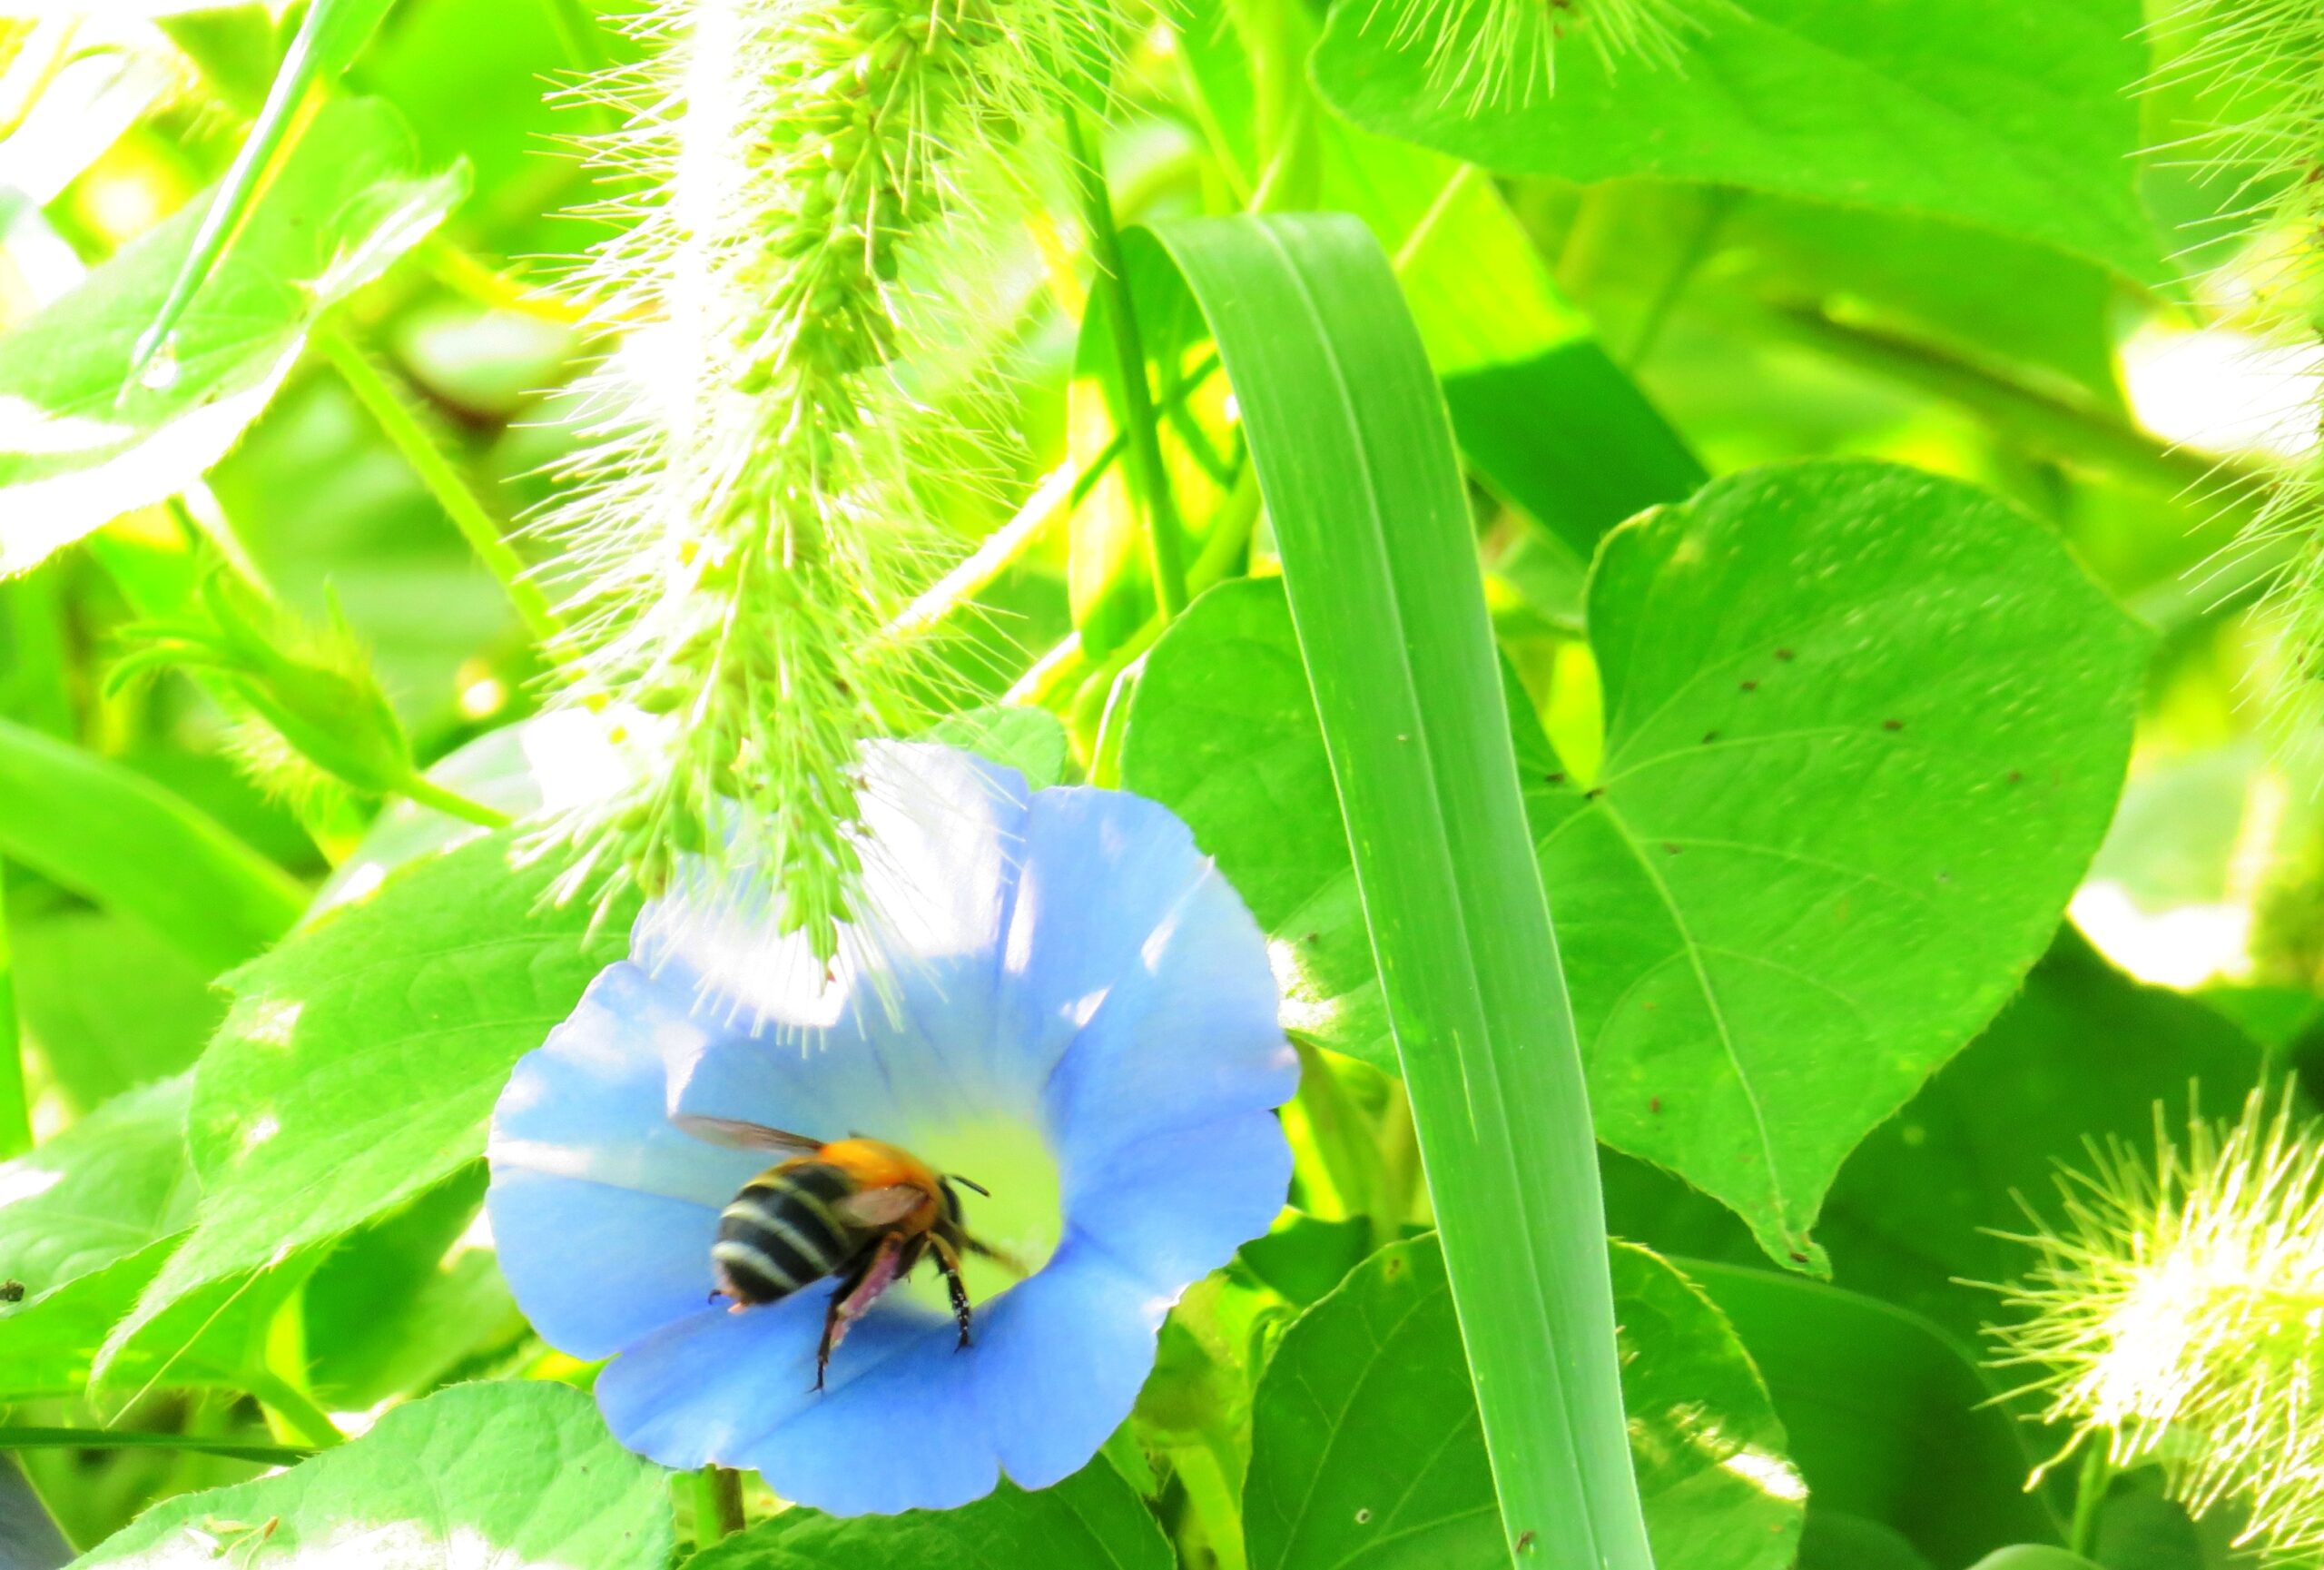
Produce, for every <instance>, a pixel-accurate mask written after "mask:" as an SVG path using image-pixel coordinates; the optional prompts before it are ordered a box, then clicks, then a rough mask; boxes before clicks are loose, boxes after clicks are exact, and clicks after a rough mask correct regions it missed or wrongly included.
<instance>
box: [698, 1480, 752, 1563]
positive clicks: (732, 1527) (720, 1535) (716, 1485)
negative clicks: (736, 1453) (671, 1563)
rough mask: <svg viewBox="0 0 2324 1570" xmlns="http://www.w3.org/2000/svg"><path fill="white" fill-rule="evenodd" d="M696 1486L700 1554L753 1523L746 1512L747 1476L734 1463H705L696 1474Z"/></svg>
mask: <svg viewBox="0 0 2324 1570" xmlns="http://www.w3.org/2000/svg"><path fill="white" fill-rule="evenodd" d="M750 1524H751V1523H750V1518H749V1517H748V1516H745V1515H743V1475H742V1474H741V1473H740V1472H737V1471H735V1470H734V1468H733V1467H732V1466H704V1468H703V1469H702V1470H701V1471H699V1472H696V1473H694V1551H695V1552H696V1553H700V1552H701V1551H702V1550H703V1549H704V1548H707V1547H709V1546H710V1545H712V1544H714V1543H717V1542H721V1541H723V1540H724V1539H725V1538H728V1537H732V1536H733V1535H734V1534H735V1533H737V1532H740V1531H741V1530H743V1528H744V1527H745V1526H749V1525H750Z"/></svg>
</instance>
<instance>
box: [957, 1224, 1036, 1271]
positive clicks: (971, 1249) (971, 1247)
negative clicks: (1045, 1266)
mask: <svg viewBox="0 0 2324 1570" xmlns="http://www.w3.org/2000/svg"><path fill="white" fill-rule="evenodd" d="M953 1241H954V1242H955V1243H957V1244H958V1245H959V1246H960V1250H961V1251H962V1252H963V1253H969V1254H975V1255H978V1256H979V1257H980V1258H982V1259H990V1260H991V1261H992V1262H993V1263H994V1264H996V1265H999V1266H1000V1268H1001V1269H1004V1270H1007V1271H1009V1273H1010V1274H1011V1275H1014V1276H1017V1277H1018V1278H1019V1279H1022V1278H1024V1277H1026V1276H1029V1275H1031V1274H1032V1272H1031V1271H1030V1270H1029V1269H1026V1268H1025V1261H1024V1260H1022V1259H1019V1258H1018V1257H1017V1256H1016V1255H1014V1254H1012V1253H1010V1252H1009V1251H1008V1250H1007V1249H996V1248H994V1247H993V1246H992V1245H991V1244H990V1243H987V1242H982V1241H980V1240H979V1239H975V1238H972V1237H970V1236H969V1234H968V1233H966V1232H962V1233H960V1235H959V1236H958V1237H957V1238H955V1239H953Z"/></svg>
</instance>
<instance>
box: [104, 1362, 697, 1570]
mask: <svg viewBox="0 0 2324 1570" xmlns="http://www.w3.org/2000/svg"><path fill="white" fill-rule="evenodd" d="M674 1545H675V1530H674V1528H673V1526H672V1525H671V1516H670V1501H669V1487H668V1485H667V1483H666V1482H665V1474H664V1473H663V1472H662V1470H661V1469H660V1468H659V1467H657V1466H654V1465H653V1464H652V1463H650V1462H647V1461H645V1460H644V1459H642V1458H640V1457H638V1456H633V1455H631V1454H629V1453H628V1452H627V1451H625V1450H624V1449H623V1448H622V1447H620V1446H619V1445H617V1444H615V1442H614V1440H613V1438H612V1437H611V1436H610V1435H608V1434H607V1433H606V1426H605V1423H604V1421H603V1420H602V1419H600V1418H599V1417H598V1416H597V1410H596V1405H595V1404H594V1403H593V1402H592V1401H591V1400H590V1399H589V1397H586V1396H585V1395H583V1394H582V1393H581V1392H580V1391H578V1390H576V1389H573V1388H571V1387H568V1386H565V1385H555V1384H514V1383H511V1384H496V1385H461V1386H457V1387H453V1388H452V1389H449V1390H446V1391H443V1392H441V1393H440V1394H438V1395H435V1396H431V1397H428V1399H426V1400H424V1401H415V1402H412V1403H411V1404H410V1405H409V1406H404V1407H396V1408H395V1409H394V1410H393V1411H390V1412H389V1413H388V1414H387V1415H386V1416H385V1417H381V1418H380V1419H379V1424H378V1426H377V1427H374V1428H373V1429H372V1430H371V1431H370V1432H369V1434H366V1435H365V1436H363V1437H361V1438H359V1439H357V1440H354V1441H353V1442H351V1443H350V1444H347V1445H345V1446H342V1447H339V1448H337V1449H334V1450H329V1451H326V1452H324V1453H323V1454H322V1455H320V1456H314V1457H312V1458H310V1459H309V1460H306V1461H302V1462H300V1464H299V1465H298V1466H293V1467H292V1468H291V1470H289V1471H288V1472H284V1473H282V1474H281V1475H280V1476H273V1477H264V1478H261V1479H260V1480H258V1481H257V1482H254V1483H244V1484H241V1485H239V1486H235V1487H231V1488H212V1489H211V1490H209V1491H207V1492H205V1493H200V1494H182V1495H180V1496H177V1497H176V1498H173V1499H168V1500H164V1501H163V1502H162V1503H161V1504H159V1505H157V1506H154V1507H153V1508H152V1509H151V1510H148V1511H147V1512H146V1513H145V1514H144V1515H143V1516H139V1517H138V1518H137V1519H136V1521H134V1522H133V1523H132V1524H131V1525H130V1526H128V1527H127V1528H125V1529H124V1530H123V1531H121V1532H119V1533H116V1534H115V1535H113V1537H111V1538H109V1539H108V1540H107V1541H106V1542H104V1543H103V1545H100V1546H98V1547H97V1548H96V1549H94V1551H92V1552H90V1553H88V1554H86V1555H83V1556H82V1557H81V1558H79V1559H77V1560H75V1561H74V1570H164V1567H169V1566H179V1565H209V1564H212V1563H230V1564H232V1565H236V1566H237V1567H238V1570H272V1567H275V1566H290V1565H325V1564H331V1565H337V1564H347V1563H355V1562H360V1563H362V1564H364V1565H376V1566H379V1567H380V1570H452V1567H453V1566H455V1565H479V1564H484V1563H487V1562H489V1563H490V1564H491V1565H493V1566H494V1567H495V1570H637V1567H638V1566H641V1565H660V1564H662V1563H663V1562H664V1561H665V1559H666V1558H667V1557H668V1555H670V1553H671V1552H672V1549H673V1547H674Z"/></svg>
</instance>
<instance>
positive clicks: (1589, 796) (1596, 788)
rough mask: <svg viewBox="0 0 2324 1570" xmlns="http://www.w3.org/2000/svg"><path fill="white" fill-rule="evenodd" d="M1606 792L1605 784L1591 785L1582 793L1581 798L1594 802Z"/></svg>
mask: <svg viewBox="0 0 2324 1570" xmlns="http://www.w3.org/2000/svg"><path fill="white" fill-rule="evenodd" d="M1605 794H1606V787H1605V786H1604V785H1591V786H1590V788H1589V789H1588V790H1586V791H1583V792H1582V793H1581V799H1582V800H1583V801H1590V802H1594V801H1596V800H1597V799H1598V798H1599V797H1600V796H1601V795H1605Z"/></svg>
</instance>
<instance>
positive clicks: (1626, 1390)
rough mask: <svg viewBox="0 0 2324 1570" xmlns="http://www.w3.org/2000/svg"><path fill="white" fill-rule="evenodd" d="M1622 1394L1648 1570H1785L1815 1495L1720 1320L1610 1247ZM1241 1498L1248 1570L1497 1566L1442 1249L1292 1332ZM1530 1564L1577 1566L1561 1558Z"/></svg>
mask: <svg viewBox="0 0 2324 1570" xmlns="http://www.w3.org/2000/svg"><path fill="white" fill-rule="evenodd" d="M1612 1265H1613V1279H1614V1305H1615V1311H1616V1313H1617V1315H1618V1316H1619V1318H1620V1321H1621V1327H1622V1329H1621V1344H1622V1350H1623V1359H1622V1397H1623V1404H1624V1406H1625V1407H1626V1408H1627V1409H1628V1411H1629V1413H1630V1447H1631V1452H1632V1455H1633V1456H1635V1458H1636V1460H1637V1464H1638V1470H1639V1479H1640V1490H1641V1492H1642V1494H1643V1495H1644V1503H1645V1509H1646V1525H1647V1531H1648V1534H1649V1536H1650V1537H1651V1538H1652V1539H1653V1543H1654V1549H1655V1558H1656V1561H1657V1563H1659V1564H1662V1565H1669V1566H1672V1567H1673V1570H1785V1567H1786V1566H1787V1565H1789V1564H1790V1563H1791V1560H1792V1555H1793V1554H1794V1552H1795V1551H1796V1550H1797V1546H1798V1542H1799V1532H1800V1523H1801V1517H1802V1514H1803V1510H1802V1501H1803V1498H1804V1495H1805V1490H1804V1489H1803V1488H1802V1486H1801V1485H1800V1482H1799V1478H1798V1476H1797V1474H1796V1473H1794V1472H1793V1471H1792V1469H1791V1466H1790V1464H1789V1463H1788V1462H1787V1460H1786V1459H1785V1458H1784V1446H1785V1439H1784V1431H1783V1425H1782V1424H1781V1423H1780V1422H1778V1421H1777V1417H1776V1414H1775V1409H1774V1407H1772V1406H1771V1405H1770V1404H1769V1402H1768V1393H1767V1391H1766V1390H1765V1389H1764V1388H1763V1387H1761V1386H1760V1384H1759V1377H1758V1372H1757V1370H1755V1369H1754V1368H1752V1366H1751V1359H1750V1358H1749V1357H1748V1356H1747V1355H1746V1353H1745V1352H1744V1349H1743V1346H1742V1344H1741V1343H1740V1342H1739V1341H1738V1340H1737V1339H1736V1337H1735V1332H1734V1331H1733V1330H1732V1329H1730V1328H1728V1325H1727V1322H1726V1321H1725V1319H1724V1318H1721V1317H1720V1315H1719V1312H1718V1309H1717V1308H1713V1307H1712V1306H1711V1304H1710V1302H1709V1299H1708V1298H1705V1297H1704V1296H1703V1295H1702V1293H1701V1292H1700V1291H1699V1289H1696V1288H1695V1287H1693V1286H1692V1285H1690V1284H1689V1282H1688V1281H1687V1280H1686V1279H1685V1278H1684V1277H1682V1276H1680V1275H1679V1273H1678V1272H1677V1271H1675V1270H1673V1269H1671V1268H1670V1267H1669V1266H1668V1265H1666V1264H1664V1263H1663V1262H1662V1261H1661V1260H1660V1259H1657V1258H1656V1257H1655V1256H1654V1255H1653V1254H1651V1253H1649V1252H1648V1251H1647V1250H1645V1249H1638V1248H1632V1247H1630V1246H1629V1245H1627V1244H1616V1245H1615V1246H1614V1249H1613V1254H1612ZM1251 1424H1252V1427H1251V1474H1250V1477H1249V1480H1248V1481H1247V1482H1246V1484H1245V1486H1244V1493H1243V1501H1244V1510H1245V1520H1246V1532H1247V1534H1248V1536H1249V1540H1250V1556H1251V1566H1252V1570H1385V1567H1387V1566H1391V1565H1433V1566H1443V1570H1469V1567H1471V1566H1480V1567H1482V1566H1490V1565H1500V1564H1502V1563H1505V1562H1506V1550H1505V1549H1503V1547H1502V1543H1501V1538H1500V1534H1499V1533H1498V1531H1497V1530H1495V1522H1494V1515H1495V1511H1494V1506H1493V1492H1492V1471H1491V1470H1490V1468H1488V1467H1487V1466H1486V1464H1485V1449H1484V1436H1483V1434H1482V1431H1481V1430H1480V1428H1479V1427H1478V1424H1477V1407H1476V1400H1475V1397H1473V1395H1472V1393H1471V1391H1470V1389H1469V1378H1468V1365H1467V1363H1466V1362H1465V1361H1464V1360H1463V1359H1462V1354H1461V1339H1460V1334H1459V1329H1458V1327H1457V1326H1456V1325H1455V1324H1454V1322H1453V1316H1452V1295H1451V1292H1450V1289H1449V1288H1448V1286H1447V1283H1446V1281H1445V1279H1444V1262H1443V1253H1442V1251H1441V1250H1440V1249H1438V1247H1437V1244H1436V1240H1435V1239H1433V1238H1418V1239H1413V1241H1411V1242H1408V1243H1397V1244H1393V1245H1392V1246H1390V1247H1389V1248H1386V1249H1382V1250H1381V1251H1380V1252H1379V1253H1377V1254H1375V1255H1374V1256H1373V1257H1372V1258H1371V1259H1368V1260H1366V1261H1365V1262H1364V1264H1363V1265H1362V1266H1360V1267H1358V1268H1357V1269H1356V1270H1355V1271H1354V1273H1353V1274H1352V1275H1350V1276H1349V1277H1348V1279H1346V1280H1345V1281H1344V1283H1342V1284H1341V1285H1340V1287H1339V1288H1338V1289H1336V1290H1334V1292H1333V1293H1332V1294H1331V1295H1330V1296H1328V1297H1326V1298H1324V1299H1323V1300H1322V1301H1321V1302H1319V1303H1317V1304H1316V1305H1315V1307H1314V1308H1311V1309H1309V1310H1308V1312H1307V1313H1306V1315H1305V1317H1303V1318H1301V1319H1300V1320H1299V1322H1298V1323H1297V1324H1295V1325H1294V1326H1293V1327H1292V1328H1290V1329H1289V1330H1288V1331H1286V1332H1285V1335H1284V1338H1283V1340H1282V1342H1281V1344H1280V1345H1278V1346H1277V1347H1276V1348H1275V1354H1274V1356H1273V1358H1271V1359H1270V1360H1269V1361H1268V1364H1267V1368H1266V1372H1265V1375H1263V1376H1262V1377H1261V1378H1260V1380H1259V1388H1258V1394H1257V1396H1256V1397H1255V1399H1254V1403H1253V1407H1252V1415H1251ZM1528 1546H1529V1549H1531V1552H1529V1553H1527V1554H1525V1555H1521V1557H1523V1558H1527V1559H1531V1558H1534V1557H1537V1556H1538V1557H1540V1558H1541V1559H1542V1560H1543V1561H1544V1562H1546V1563H1549V1564H1562V1563H1567V1562H1569V1559H1568V1556H1567V1555H1564V1554H1562V1553H1561V1552H1560V1550H1559V1549H1558V1547H1557V1545H1554V1544H1538V1543H1537V1544H1535V1545H1528Z"/></svg>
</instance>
